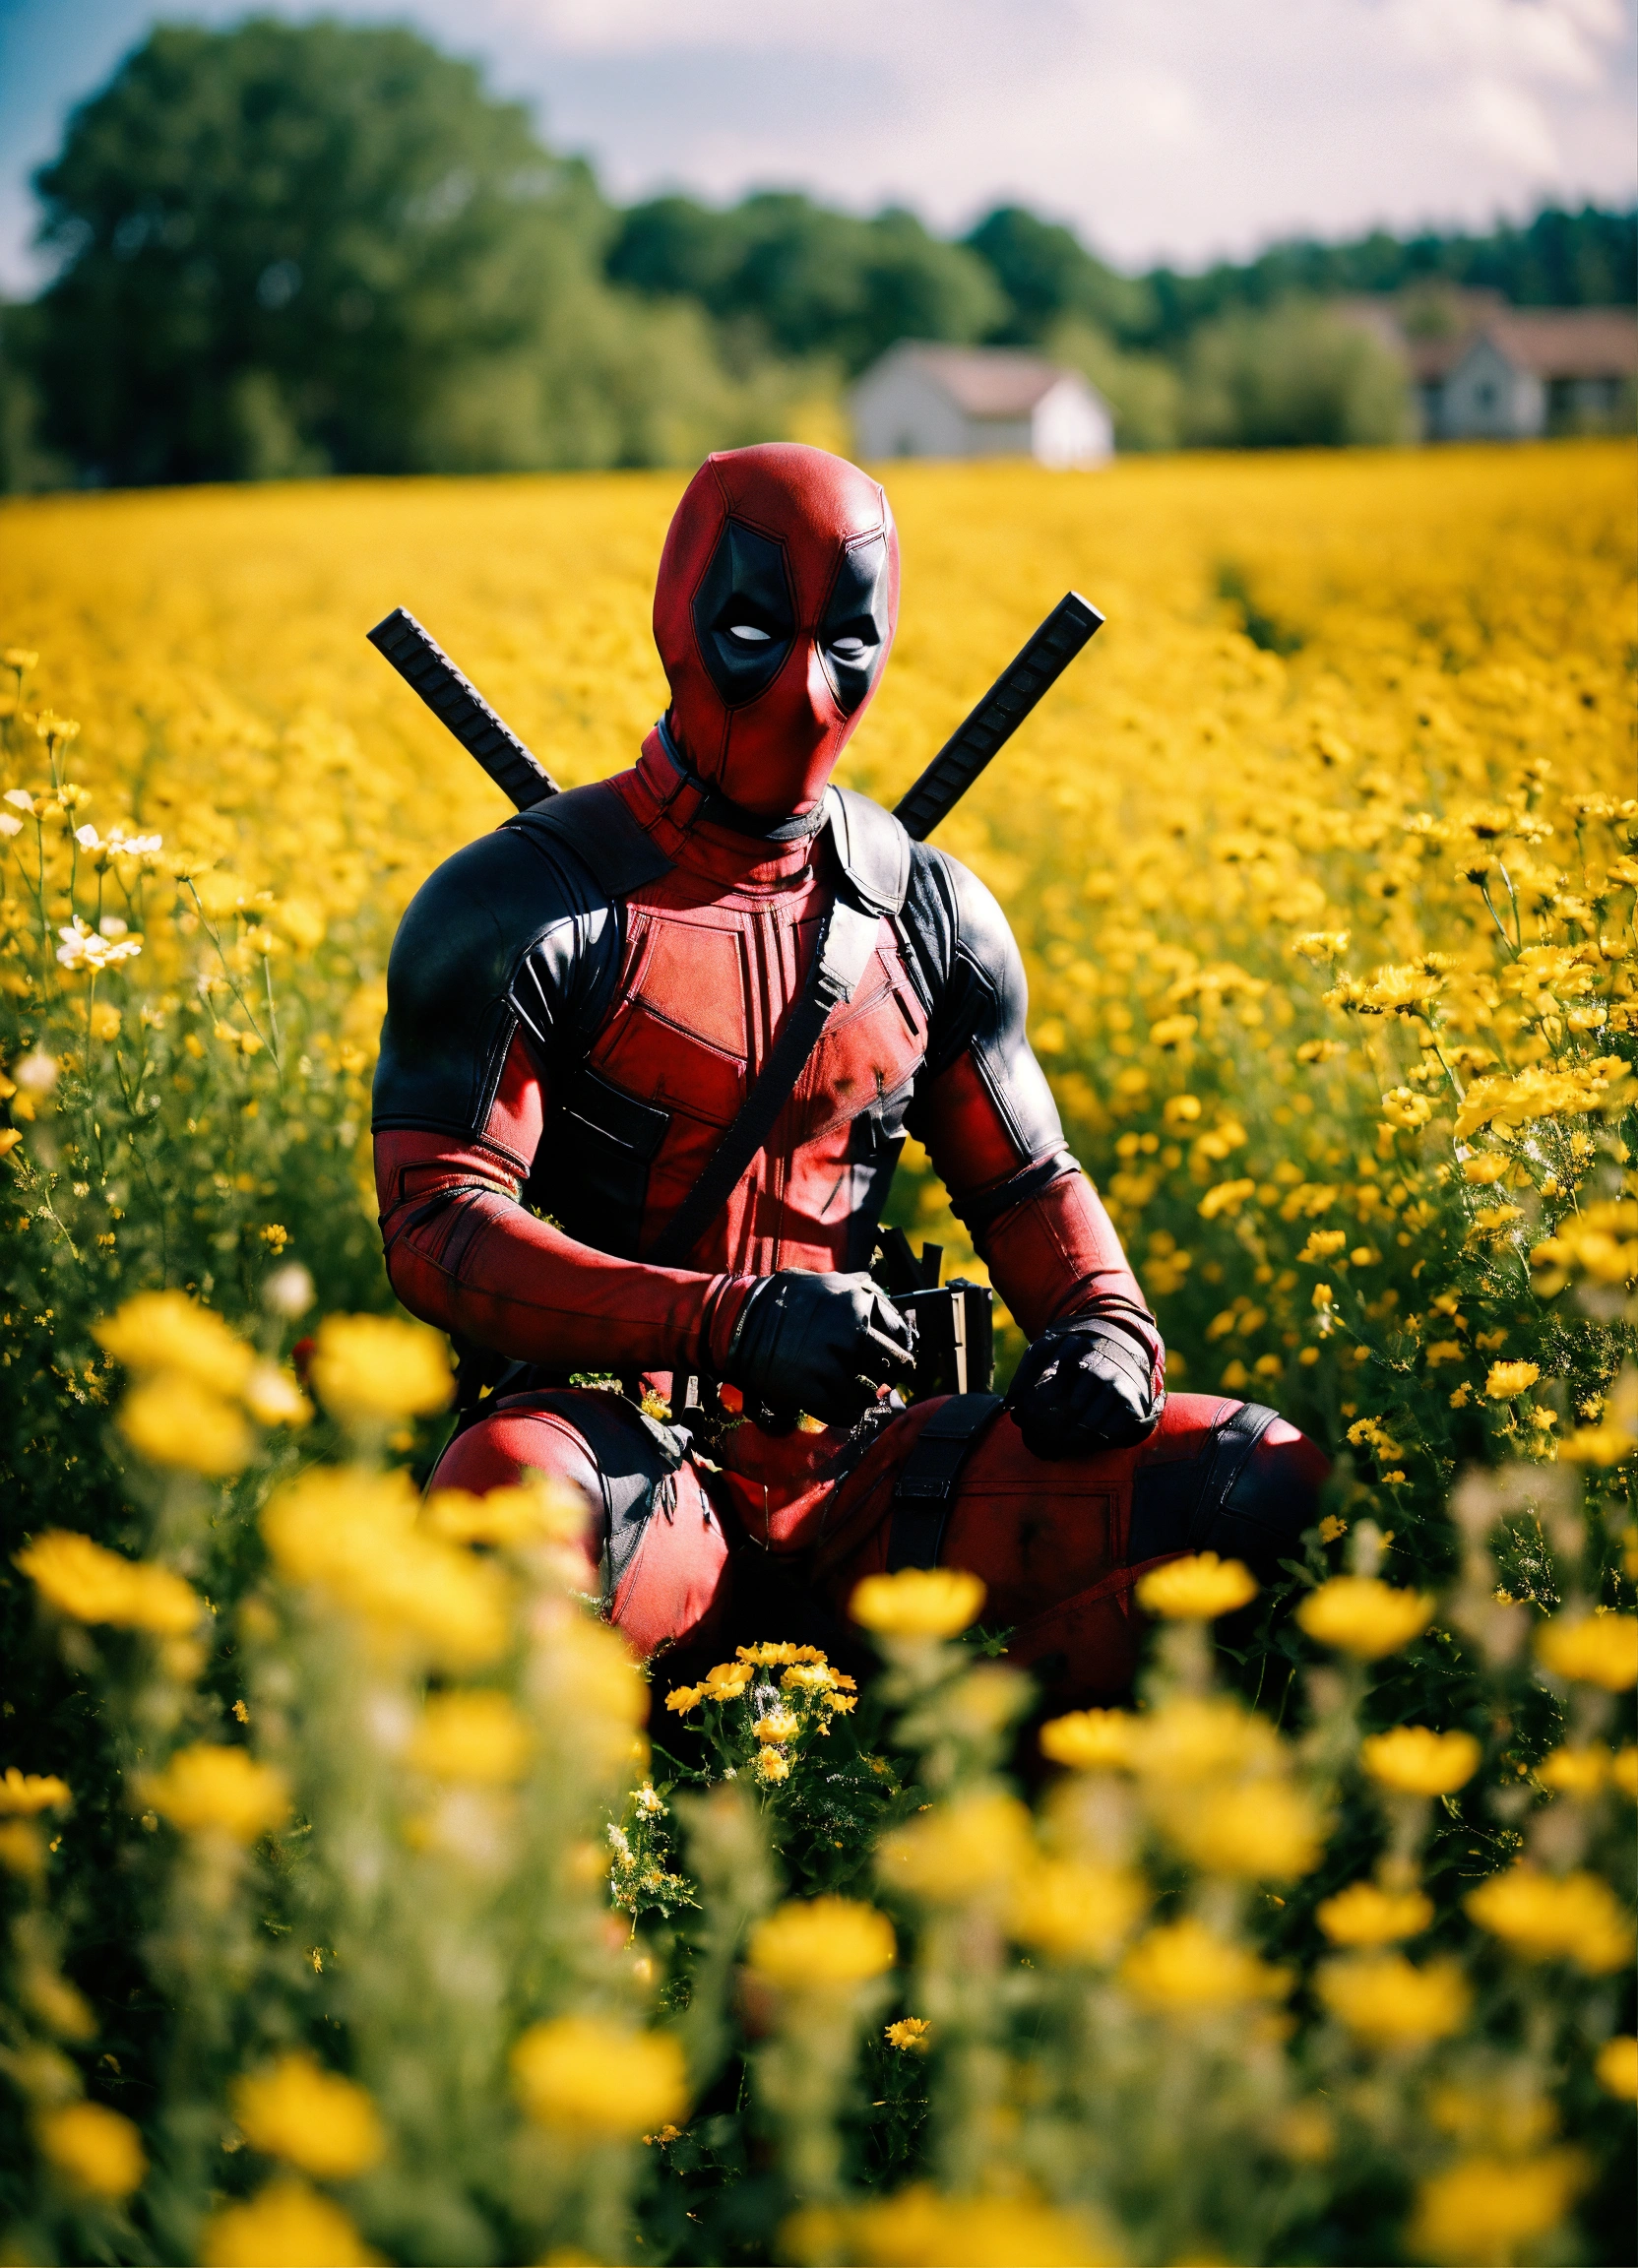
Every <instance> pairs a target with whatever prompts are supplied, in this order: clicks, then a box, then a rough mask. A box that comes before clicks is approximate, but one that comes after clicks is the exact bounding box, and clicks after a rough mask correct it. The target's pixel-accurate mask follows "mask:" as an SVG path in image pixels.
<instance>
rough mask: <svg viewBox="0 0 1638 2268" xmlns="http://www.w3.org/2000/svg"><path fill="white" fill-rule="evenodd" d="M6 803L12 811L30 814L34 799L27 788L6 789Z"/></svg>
mask: <svg viewBox="0 0 1638 2268" xmlns="http://www.w3.org/2000/svg"><path fill="white" fill-rule="evenodd" d="M6 801H7V802H8V803H9V804H10V805H11V806H12V809H13V810H14V811H29V812H32V810H33V808H34V799H33V797H32V795H31V794H30V792H29V790H28V788H7V789H6Z"/></svg>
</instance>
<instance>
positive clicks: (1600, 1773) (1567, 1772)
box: [1536, 1748, 1614, 1796]
mask: <svg viewBox="0 0 1638 2268" xmlns="http://www.w3.org/2000/svg"><path fill="white" fill-rule="evenodd" d="M1613 1763H1614V1758H1613V1757H1612V1756H1611V1755H1610V1753H1609V1750H1608V1749H1607V1748H1555V1749H1553V1751H1552V1753H1551V1754H1550V1755H1549V1756H1544V1757H1543V1758H1542V1761H1541V1762H1540V1764H1538V1765H1537V1767H1536V1777H1537V1779H1538V1780H1539V1781H1540V1782H1541V1783H1542V1786H1543V1787H1544V1788H1550V1789H1551V1790H1552V1791H1553V1793H1554V1795H1557V1796H1596V1795H1597V1794H1598V1792H1599V1790H1600V1789H1601V1788H1602V1787H1603V1786H1604V1784H1605V1782H1606V1781H1607V1779H1608V1778H1609V1773H1610V1767H1611V1765H1612V1764H1613Z"/></svg>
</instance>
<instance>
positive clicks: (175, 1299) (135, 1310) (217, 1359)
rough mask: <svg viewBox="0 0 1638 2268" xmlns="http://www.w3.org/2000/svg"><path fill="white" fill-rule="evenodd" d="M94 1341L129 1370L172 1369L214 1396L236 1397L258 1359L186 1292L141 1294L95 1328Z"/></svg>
mask: <svg viewBox="0 0 1638 2268" xmlns="http://www.w3.org/2000/svg"><path fill="white" fill-rule="evenodd" d="M92 1337H93V1338H94V1339H95V1341H96V1343H97V1345H98V1346H99V1347H101V1348H103V1349H105V1350H106V1352H107V1353H108V1354H110V1355H112V1356H113V1358H114V1360H115V1361H116V1362H122V1363H123V1364H124V1365H125V1367H126V1369H127V1370H136V1371H149V1370H173V1371H180V1372H181V1373H182V1375H183V1376H185V1377H188V1378H191V1379H192V1380H193V1381H194V1383H195V1384H196V1385H199V1386H203V1387H206V1388H207V1389H208V1390H209V1391H210V1392H211V1393H213V1394H238V1393H241V1392H242V1391H243V1389H244V1385H245V1381H246V1380H247V1379H248V1378H249V1376H250V1372H251V1367H252V1365H253V1363H254V1362H255V1359H256V1357H255V1355H254V1354H253V1353H252V1352H251V1350H250V1349H249V1348H248V1347H247V1346H246V1345H245V1344H244V1342H243V1340H241V1339H238V1338H235V1336H234V1334H233V1333H232V1331H230V1330H229V1329H228V1327H227V1325H226V1324H225V1323H224V1322H223V1321H222V1319H221V1316H220V1315H216V1314H213V1313H212V1311H211V1310H210V1308H208V1307H201V1306H200V1305H199V1304H198V1302H197V1301H196V1300H193V1299H190V1298H189V1297H188V1295H187V1293H186V1292H138V1293H137V1295H136V1297H135V1298H134V1299H127V1300H126V1302H125V1304H124V1305H123V1306H122V1307H119V1308H117V1309H116V1310H115V1312H114V1313H113V1314H112V1315H108V1316H105V1317H104V1318H103V1320H102V1321H101V1322H100V1323H94V1324H93V1325H92Z"/></svg>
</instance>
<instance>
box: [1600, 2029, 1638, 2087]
mask: <svg viewBox="0 0 1638 2268" xmlns="http://www.w3.org/2000/svg"><path fill="white" fill-rule="evenodd" d="M1594 2069H1595V2070H1596V2071H1597V2073H1598V2082H1599V2085H1600V2086H1601V2087H1602V2088H1603V2089H1604V2090H1605V2092H1606V2094H1608V2095H1613V2096H1615V2097H1616V2098H1617V2100H1618V2101H1620V2102H1622V2103H1638V2040H1635V2039H1634V2038H1633V2036H1632V2034H1631V2033H1630V2032H1625V2033H1618V2034H1617V2035H1616V2037H1615V2038H1614V2039H1613V2040H1607V2041H1606V2042H1605V2044H1604V2046H1603V2047H1601V2048H1600V2049H1599V2052H1598V2059H1597V2061H1596V2063H1595V2064H1594Z"/></svg>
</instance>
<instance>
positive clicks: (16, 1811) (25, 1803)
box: [0, 1764, 74, 1819]
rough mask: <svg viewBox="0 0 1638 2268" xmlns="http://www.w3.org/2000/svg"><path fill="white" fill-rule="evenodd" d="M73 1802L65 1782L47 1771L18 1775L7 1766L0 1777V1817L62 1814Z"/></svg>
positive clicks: (11, 1767) (12, 1766)
mask: <svg viewBox="0 0 1638 2268" xmlns="http://www.w3.org/2000/svg"><path fill="white" fill-rule="evenodd" d="M73 1800H74V1797H73V1796H72V1794H71V1792H70V1790H69V1785H68V1782H67V1781H66V1780H59V1779H58V1778H57V1777H56V1775H55V1774H54V1773H50V1772H20V1771H19V1770H18V1768H17V1766H16V1765H15V1764H8V1765H7V1767H6V1770H5V1773H4V1775H0V1815H4V1814H7V1813H9V1814H11V1815H12V1816H13V1817H18V1816H21V1817H23V1818H25V1819H29V1818H32V1817H33V1815H34V1813H35V1812H36V1811H62V1810H65V1809H66V1808H67V1807H68V1805H69V1804H70V1803H71V1802H72V1801H73Z"/></svg>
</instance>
